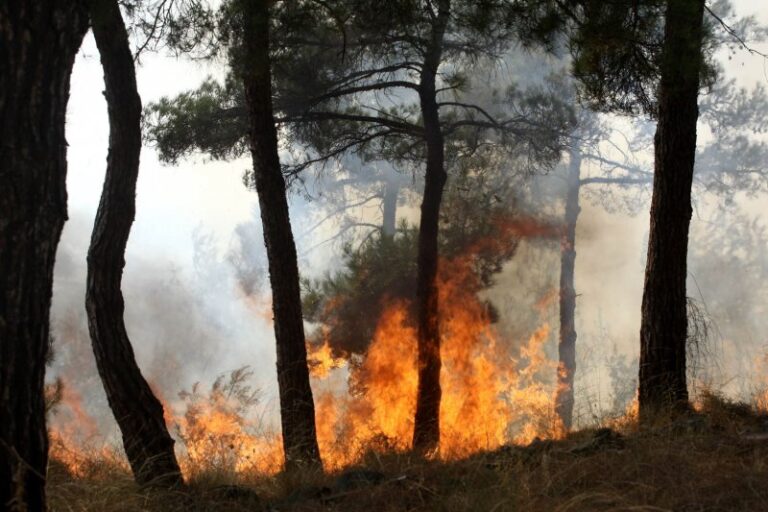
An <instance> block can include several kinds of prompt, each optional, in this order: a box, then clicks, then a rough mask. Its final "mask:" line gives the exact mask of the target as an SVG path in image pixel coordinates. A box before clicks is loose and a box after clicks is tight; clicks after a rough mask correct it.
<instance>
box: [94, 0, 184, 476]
mask: <svg viewBox="0 0 768 512" xmlns="http://www.w3.org/2000/svg"><path fill="white" fill-rule="evenodd" d="M88 4H89V9H90V14H91V23H92V27H93V35H94V37H95V39H96V45H97V46H98V48H99V53H100V54H101V64H102V67H103V68H104V82H105V85H106V93H105V94H106V98H107V107H108V110H109V127H110V129H109V156H108V158H107V172H106V176H105V178H104V189H103V191H102V194H101V202H100V203H99V209H98V211H97V213H96V221H95V224H94V227H93V235H92V236H91V246H90V248H89V250H88V287H87V291H86V299H85V306H86V311H87V312H88V328H89V330H90V333H91V342H92V345H93V352H94V355H95V356H96V365H97V367H98V369H99V375H100V376H101V381H102V382H103V383H104V389H105V390H106V393H107V400H108V401H109V406H110V408H111V409H112V412H113V414H114V415H115V419H116V420H117V424H118V425H119V427H120V431H121V432H122V435H123V446H124V448H125V453H126V455H127V457H128V462H129V463H130V465H131V469H132V470H133V474H134V477H135V479H136V482H137V483H139V484H140V485H148V484H151V485H174V484H179V483H181V481H182V478H181V471H180V470H179V465H178V463H177V462H176V456H175V455H174V452H173V445H174V441H173V439H172V438H171V436H170V434H169V433H168V428H167V427H166V424H165V420H164V418H163V406H162V404H161V403H160V401H159V400H158V399H157V398H156V397H155V395H154V394H153V393H152V390H151V389H150V387H149V385H148V384H147V381H146V380H144V377H143V376H142V374H141V371H140V370H139V367H138V365H137V364H136V358H135V357H134V354H133V348H132V347H131V341H130V339H129V338H128V333H127V332H126V329H125V323H124V321H123V311H124V309H125V308H124V302H123V294H122V292H121V289H120V286H121V280H122V276H123V267H124V266H125V247H126V244H127V243H128V236H129V234H130V232H131V225H132V224H133V219H134V216H135V213H136V180H137V178H138V175H139V155H140V153H141V99H140V98H139V93H138V90H137V88H136V73H135V69H134V65H133V56H132V55H131V50H130V46H129V43H128V34H127V32H126V29H125V25H124V23H123V18H122V16H121V14H120V8H119V6H118V4H117V1H116V0H88Z"/></svg>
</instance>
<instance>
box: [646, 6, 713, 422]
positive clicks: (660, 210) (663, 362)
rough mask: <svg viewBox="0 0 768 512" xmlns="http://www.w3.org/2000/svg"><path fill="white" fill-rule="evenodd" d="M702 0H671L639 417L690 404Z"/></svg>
mask: <svg viewBox="0 0 768 512" xmlns="http://www.w3.org/2000/svg"><path fill="white" fill-rule="evenodd" d="M703 14H704V0H669V1H668V3H667V12H666V26H665V29H664V33H665V40H664V47H663V50H662V51H663V55H662V73H661V84H660V86H659V101H658V103H659V106H658V124H657V127H656V138H655V141H654V143H655V167H654V178H653V198H652V201H651V227H650V234H649V238H648V259H647V262H646V269H645V287H644V290H643V303H642V320H641V328H640V345H641V351H640V375H639V384H640V385H639V405H640V419H641V421H645V420H646V419H648V418H650V417H651V416H653V415H655V414H657V413H668V412H674V411H675V410H678V409H685V408H687V406H688V390H687V386H686V357H685V348H686V337H687V327H688V321H687V312H686V288H685V282H686V275H687V267H686V259H687V255H688V229H689V226H690V221H691V213H692V209H691V184H692V181H693V164H694V155H695V151H696V122H697V119H698V105H697V102H698V92H699V75H700V72H701V62H702V50H701V46H702V24H703Z"/></svg>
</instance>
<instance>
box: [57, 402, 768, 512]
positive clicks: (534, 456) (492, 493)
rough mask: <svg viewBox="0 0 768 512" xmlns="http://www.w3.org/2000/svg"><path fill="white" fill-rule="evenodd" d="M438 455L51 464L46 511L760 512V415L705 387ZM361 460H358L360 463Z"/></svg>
mask: <svg viewBox="0 0 768 512" xmlns="http://www.w3.org/2000/svg"><path fill="white" fill-rule="evenodd" d="M614 428H615V430H612V429H608V428H602V429H590V430H584V431H580V432H576V433H574V434H572V435H570V436H569V437H568V438H567V439H564V440H559V441H536V442H534V443H532V444H531V445H529V446H526V447H505V448H502V449H500V450H498V451H496V452H493V453H484V454H479V455H476V456H474V457H471V458H469V459H467V460H462V461H457V462H451V463H441V462H436V461H423V460H418V459H415V458H412V457H410V456H408V455H402V454H400V455H398V454H386V455H382V454H370V455H369V456H368V457H366V460H365V461H364V464H363V466H361V468H357V469H351V470H348V471H346V472H344V473H342V474H340V475H339V474H337V475H319V474H302V475H298V476H293V477H291V478H289V477H287V476H281V477H276V478H263V479H254V480H241V481H239V482H237V483H236V485H235V484H233V482H231V481H227V480H228V478H227V477H226V475H220V474H203V475H204V476H201V477H198V478H197V479H196V481H193V482H190V485H189V489H187V490H185V491H177V492H156V493H142V492H139V490H138V489H137V488H136V487H135V486H133V484H132V482H131V480H130V476H129V475H127V474H126V473H125V472H124V471H123V470H121V469H119V468H117V467H115V465H114V464H112V463H109V462H102V463H96V464H95V465H94V466H93V467H92V468H91V471H90V472H89V476H88V477H87V478H81V479H74V478H72V477H71V476H70V475H67V473H66V471H64V470H63V469H62V468H61V467H60V466H58V465H57V464H56V463H55V461H54V462H52V465H51V470H50V485H49V501H50V504H51V508H52V509H53V510H56V511H70V510H75V511H131V512H133V511H139V510H142V511H145V510H146V511H184V512H192V511H209V510H210V511H241V510H242V511H245V510H248V511H261V510H264V511H324V510H329V511H362V512H375V511H405V510H430V511H431V510H436V511H507V510H509V511H531V512H537V511H542V512H545V511H546V512H552V511H555V512H565V511H602V512H609V511H610V512H618V511H626V512H629V511H632V512H638V511H648V512H651V511H655V512H658V511H666V510H670V511H680V512H694V511H768V416H765V415H761V414H757V413H755V412H754V411H753V410H751V409H750V408H749V407H748V406H746V405H743V404H736V403H730V402H727V401H724V400H722V399H719V398H717V397H713V396H705V397H704V400H703V402H702V406H701V407H700V411H699V412H697V413H694V414H692V415H690V416H687V417H684V418H679V419H676V420H667V421H659V423H658V425H656V426H654V427H652V428H647V429H644V430H643V431H638V430H637V428H636V426H635V425H634V424H633V423H632V422H631V421H625V422H623V424H619V423H615V424H614ZM363 468H364V469H363Z"/></svg>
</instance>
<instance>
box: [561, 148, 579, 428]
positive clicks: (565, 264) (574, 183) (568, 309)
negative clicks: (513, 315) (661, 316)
mask: <svg viewBox="0 0 768 512" xmlns="http://www.w3.org/2000/svg"><path fill="white" fill-rule="evenodd" d="M567 185H568V192H567V194H566V197H565V223H564V231H563V235H562V239H561V242H560V342H559V344H558V347H557V348H558V353H559V357H560V360H559V365H558V369H557V395H556V397H555V411H556V412H557V416H558V417H559V418H560V420H561V421H562V424H563V427H564V428H565V429H566V430H570V429H571V427H572V426H573V403H574V399H573V378H574V375H575V373H576V289H575V287H574V283H573V281H574V268H575V265H576V223H577V221H578V220H579V212H580V211H581V208H580V207H579V192H580V189H581V153H580V152H579V150H578V149H575V148H574V149H571V151H570V163H569V165H568V177H567Z"/></svg>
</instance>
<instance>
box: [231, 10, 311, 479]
mask: <svg viewBox="0 0 768 512" xmlns="http://www.w3.org/2000/svg"><path fill="white" fill-rule="evenodd" d="M270 3H271V2H270V1H269V0H256V1H251V0H234V1H233V2H232V3H231V4H228V5H227V7H226V8H227V9H229V14H230V15H229V17H228V18H229V19H228V22H229V23H230V27H231V32H230V37H231V40H230V41H231V47H230V64H231V66H232V68H233V69H234V70H235V72H236V73H237V75H238V76H240V78H241V80H242V85H243V90H244V91H245V104H246V108H247V111H248V121H249V137H250V140H249V142H250V149H251V156H252V159H253V179H254V183H255V185H256V191H257V193H258V196H259V206H260V211H261V219H262V226H263V230H264V241H265V244H266V247H267V260H268V263H269V278H270V284H271V285H272V309H273V312H274V315H275V318H274V326H275V338H276V342H277V378H278V385H279V391H280V416H281V420H282V421H281V423H282V433H283V450H284V452H285V465H286V468H287V469H294V468H296V467H298V466H307V465H309V466H320V452H319V449H318V445H317V434H316V429H315V408H314V402H313V399H312V388H311V387H310V384H309V369H308V367H307V349H306V344H305V339H304V324H303V318H302V312H301V295H300V288H299V269H298V261H297V257H296V246H295V244H294V240H293V232H292V229H291V221H290V217H289V213H288V199H287V197H286V187H285V179H284V177H283V174H282V171H281V166H280V159H279V156H278V152H277V129H276V127H275V121H274V116H273V113H272V74H271V65H270V53H269V48H270V46H269V25H270V13H269V5H270Z"/></svg>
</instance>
